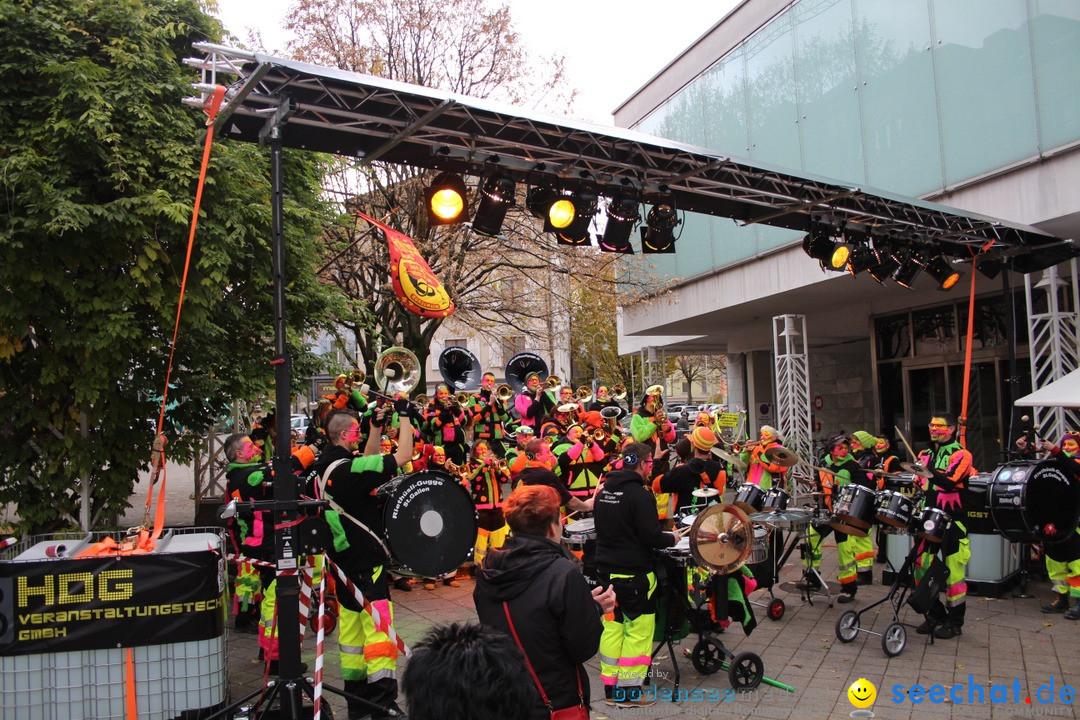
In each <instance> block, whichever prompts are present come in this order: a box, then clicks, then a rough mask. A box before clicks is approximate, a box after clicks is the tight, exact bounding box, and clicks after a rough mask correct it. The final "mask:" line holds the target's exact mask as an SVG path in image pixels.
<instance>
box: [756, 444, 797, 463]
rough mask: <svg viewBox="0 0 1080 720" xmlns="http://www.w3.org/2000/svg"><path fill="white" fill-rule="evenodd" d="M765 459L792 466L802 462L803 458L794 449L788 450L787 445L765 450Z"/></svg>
mask: <svg viewBox="0 0 1080 720" xmlns="http://www.w3.org/2000/svg"><path fill="white" fill-rule="evenodd" d="M765 459H767V460H768V461H769V462H771V463H776V464H777V465H780V466H781V467H791V466H793V465H798V464H799V463H800V462H802V458H800V457H799V455H798V453H796V452H795V451H794V450H788V449H787V448H786V447H771V448H769V449H768V450H766V451H765Z"/></svg>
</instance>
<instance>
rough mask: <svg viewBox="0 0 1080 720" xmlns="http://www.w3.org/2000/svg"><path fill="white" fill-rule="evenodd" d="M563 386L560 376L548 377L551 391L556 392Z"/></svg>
mask: <svg viewBox="0 0 1080 720" xmlns="http://www.w3.org/2000/svg"><path fill="white" fill-rule="evenodd" d="M561 385H562V378H561V377H559V376H558V375H548V377H547V386H548V389H549V390H554V389H555V388H557V387H559V386H561Z"/></svg>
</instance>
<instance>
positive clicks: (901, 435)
mask: <svg viewBox="0 0 1080 720" xmlns="http://www.w3.org/2000/svg"><path fill="white" fill-rule="evenodd" d="M893 430H895V431H896V434H897V435H899V436H900V440H901V441H902V442H903V443H904V447H906V448H907V451H908V454H909V455H911V459H912V461H914V462H919V456H918V455H916V454H915V451H914V450H912V449H911V445H910V444H909V443H908V441H907V438H906V437H904V433H903V431H902V430H901V429H900V428H898V427H896V426H895V425H893Z"/></svg>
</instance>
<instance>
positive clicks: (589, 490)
mask: <svg viewBox="0 0 1080 720" xmlns="http://www.w3.org/2000/svg"><path fill="white" fill-rule="evenodd" d="M598 414H599V413H598ZM597 434H599V433H596V432H595V431H593V432H585V430H584V428H582V427H581V426H580V425H571V426H570V429H569V430H567V432H566V440H567V447H566V449H565V450H564V451H563V452H562V453H560V454H557V455H556V457H557V458H558V463H559V473H558V474H559V477H560V478H562V482H563V484H565V485H566V487H567V488H569V489H570V494H571V495H573V496H574V497H576V498H581V499H582V500H587V499H588V498H590V497H592V495H593V493H594V492H595V491H596V486H597V484H598V483H599V482H600V475H601V474H602V473H603V472H604V465H606V464H607V460H606V459H605V457H606V455H605V453H604V448H603V447H602V446H601V445H600V443H599V442H597V438H596V435H597Z"/></svg>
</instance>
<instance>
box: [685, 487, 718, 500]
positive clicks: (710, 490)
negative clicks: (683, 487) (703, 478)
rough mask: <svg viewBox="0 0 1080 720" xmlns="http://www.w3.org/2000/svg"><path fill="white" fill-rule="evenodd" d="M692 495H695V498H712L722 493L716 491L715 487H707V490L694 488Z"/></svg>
mask: <svg viewBox="0 0 1080 720" xmlns="http://www.w3.org/2000/svg"><path fill="white" fill-rule="evenodd" d="M690 494H691V495H693V496H694V497H699V498H710V497H716V496H717V495H719V494H720V491H719V490H717V489H716V488H714V487H707V488H694V489H693V490H692V491H691V492H690Z"/></svg>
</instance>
